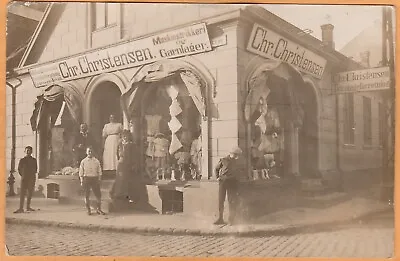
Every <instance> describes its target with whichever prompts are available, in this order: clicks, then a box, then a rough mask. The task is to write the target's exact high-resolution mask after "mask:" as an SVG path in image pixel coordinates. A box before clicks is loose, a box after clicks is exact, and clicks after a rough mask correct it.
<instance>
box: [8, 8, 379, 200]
mask: <svg viewBox="0 0 400 261" xmlns="http://www.w3.org/2000/svg"><path fill="white" fill-rule="evenodd" d="M106 14H107V15H106ZM332 30H333V28H332V26H329V25H328V26H324V27H323V38H324V39H323V41H322V42H321V41H319V40H317V39H315V38H313V37H311V36H309V35H306V34H304V32H302V30H300V29H298V28H296V27H295V26H293V25H291V24H289V23H287V22H286V21H284V20H282V19H280V18H279V17H277V16H275V15H273V14H271V13H269V12H268V11H266V10H264V9H262V8H261V7H255V6H250V7H245V8H243V7H237V6H230V5H226V6H215V5H175V4H170V5H156V4H154V5H150V4H124V3H121V4H119V3H118V4H97V3H93V4H92V3H62V4H53V5H51V7H50V8H49V9H48V10H47V12H46V14H45V16H44V19H43V21H42V22H41V23H40V26H39V30H38V31H37V33H36V34H35V36H34V38H33V41H32V42H31V44H30V46H29V48H28V50H27V52H26V53H25V55H24V57H23V60H22V62H21V64H20V65H21V66H20V68H17V69H16V71H17V73H18V74H19V77H20V78H21V79H22V81H23V85H22V86H21V87H20V88H18V90H17V109H16V110H17V160H18V159H19V158H20V157H22V156H23V147H24V146H26V145H33V147H34V154H35V155H36V157H37V158H38V161H39V177H45V176H47V175H49V174H50V173H52V172H54V171H58V170H59V169H61V168H63V167H65V166H69V165H71V160H72V155H71V150H72V147H71V146H72V144H73V136H74V133H75V132H76V131H77V130H78V128H79V124H80V123H82V122H86V123H88V125H89V129H90V132H91V133H92V135H93V136H94V138H95V139H96V140H97V141H98V143H99V144H100V143H101V131H102V128H103V126H104V124H105V123H107V122H108V116H109V115H110V114H111V113H112V114H116V116H117V119H118V121H119V122H121V123H123V125H124V127H125V128H128V127H129V121H132V122H133V125H134V126H135V132H136V133H137V139H138V140H139V141H147V138H148V134H149V132H148V129H146V128H145V127H144V126H147V125H148V122H146V116H149V115H151V116H158V118H160V119H161V120H160V125H159V130H160V131H161V132H164V133H166V134H167V135H168V136H169V140H170V141H171V144H172V140H174V139H175V141H177V140H178V142H179V143H177V144H178V145H177V147H174V148H172V149H171V147H172V146H170V147H169V149H170V150H169V152H181V151H184V152H187V151H188V150H190V145H191V144H192V143H193V141H194V140H195V139H196V138H197V137H198V136H201V146H200V147H201V150H202V157H201V165H202V168H201V169H202V178H201V180H200V181H193V182H192V183H193V184H192V188H185V189H184V193H186V194H187V195H190V196H188V197H187V198H190V197H198V195H202V197H206V198H207V197H212V198H214V196H213V195H209V194H210V193H208V191H211V190H212V191H215V190H214V189H216V187H215V182H214V178H211V180H208V179H207V177H208V175H209V173H212V172H213V167H214V166H215V165H216V163H217V161H218V160H219V158H220V157H222V156H225V155H226V154H227V153H228V151H229V150H230V149H231V148H232V147H233V146H235V145H238V146H240V147H241V148H242V150H243V151H244V159H243V161H242V164H241V166H242V168H241V169H240V170H238V172H240V173H241V177H242V180H243V182H244V183H243V184H255V183H257V184H260V183H262V184H263V185H262V186H264V185H265V186H266V187H265V188H264V189H265V190H268V188H269V187H270V186H274V184H276V182H271V181H270V180H256V181H255V180H249V178H248V177H249V176H251V173H252V169H253V168H255V163H254V161H253V160H252V159H253V158H254V157H253V156H252V155H254V154H253V151H254V148H256V150H257V149H258V150H260V148H261V147H260V145H261V144H266V145H265V146H262V147H263V149H264V153H265V152H266V153H267V154H272V155H273V157H274V158H275V159H276V161H277V162H280V163H281V165H282V170H281V172H282V176H283V177H287V178H288V179H290V177H291V176H298V175H300V177H315V176H318V174H320V173H332V174H330V175H333V176H334V177H333V178H332V179H335V178H337V177H335V175H339V174H337V173H338V172H337V171H336V170H337V169H338V168H339V167H340V169H345V170H352V169H359V168H374V167H378V166H379V164H380V160H379V158H380V154H381V150H380V148H379V146H378V145H377V140H378V133H377V132H375V131H374V133H373V135H372V136H373V138H372V145H373V146H371V147H370V148H369V149H368V150H365V148H363V146H359V145H358V144H355V146H347V145H348V144H345V142H344V129H343V128H344V127H343V126H344V121H345V120H344V116H343V114H342V113H341V111H343V110H344V104H345V102H344V97H336V95H334V93H333V92H332V75H333V74H334V73H336V72H340V71H349V70H354V69H357V68H360V66H359V65H358V64H356V63H355V62H353V61H351V60H350V59H348V58H346V57H344V56H343V55H341V54H340V53H338V52H336V51H335V50H334V49H333V39H332V34H333V33H332ZM170 86H175V89H177V90H178V96H179V105H180V110H182V112H181V114H180V115H179V117H177V119H178V120H179V123H178V125H181V126H176V125H173V124H172V123H171V122H172V118H173V117H172V115H171V113H170V111H169V106H170V105H171V100H172V98H171V95H170V94H169V93H168V92H166V89H168V88H169V87H170ZM368 95H369V94H367V96H368ZM37 96H39V100H38V99H37ZM369 96H371V97H370V98H371V100H372V101H373V102H372V104H373V108H374V110H373V115H374V116H373V117H372V120H373V123H372V125H373V126H376V125H378V123H377V122H378V117H377V113H375V111H377V110H375V108H376V107H377V104H378V103H379V102H381V101H380V97H379V96H377V95H369ZM7 97H8V98H10V96H9V95H8V96H7ZM121 97H122V98H121ZM267 97H269V98H267ZM260 98H265V99H266V100H265V101H266V103H267V104H268V108H269V109H270V111H275V112H276V113H275V114H274V115H275V116H274V117H275V118H274V119H275V122H276V121H278V122H279V123H278V124H276V126H275V128H276V130H277V133H278V139H277V140H279V142H276V144H271V143H268V140H269V139H270V137H268V135H271V134H270V133H268V134H267V135H264V136H263V134H260V132H259V131H258V129H259V125H257V124H258V123H257V120H258V119H259V116H260V115H259V114H258V111H259V106H260V105H259V101H260ZM357 99H358V98H356V100H355V106H358V105H357ZM7 100H8V101H10V100H11V99H7ZM35 104H36V112H34V115H32V110H33V109H34V108H35ZM44 104H45V106H43V105H44ZM41 105H42V106H43V107H40V106H41ZM7 106H8V107H7V113H8V114H7V115H8V117H9V115H10V113H11V109H10V108H11V107H10V106H11V105H10V103H8V104H7ZM39 108H42V109H41V110H39ZM60 112H62V113H61V114H60ZM355 116H357V115H356V114H355ZM276 119H277V120H276ZM146 123H147V124H146ZM256 123H257V124H256ZM171 126H172V127H171ZM10 127H11V126H10V125H9V126H8V129H9V128H10ZM176 128H179V130H178V131H175V132H174V130H176ZM32 129H33V130H34V131H32ZM373 130H375V128H373ZM356 131H361V132H362V128H360V129H356ZM8 133H11V132H10V131H8ZM174 135H175V137H173V136H174ZM356 135H357V134H356ZM8 136H9V135H8ZM265 140H266V141H267V142H266V143H263V141H265ZM338 140H339V141H338ZM8 141H9V143H8V147H10V145H11V142H10V137H9V138H8ZM141 144H142V143H141ZM255 144H256V145H255ZM350 145H352V144H350ZM271 147H273V148H271ZM145 151H146V142H143V146H142V147H141V155H142V161H141V162H142V167H143V171H145V167H146V164H147V163H146V158H147V156H146V152H145ZM170 154H172V153H170ZM169 156H172V155H169ZM357 159H359V160H361V159H362V163H359V161H357ZM361 164H362V165H361ZM368 164H369V165H368ZM338 165H340V166H338ZM285 180H287V179H285ZM278 183H279V182H278ZM192 194H193V195H192ZM194 194H196V195H197V196H195V195H194ZM184 195H185V194H184ZM208 195H209V196H208ZM215 195H216V194H215ZM190 201H191V200H190ZM192 202H193V201H192ZM184 206H185V203H184Z"/></svg>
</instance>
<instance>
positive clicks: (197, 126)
mask: <svg viewBox="0 0 400 261" xmlns="http://www.w3.org/2000/svg"><path fill="white" fill-rule="evenodd" d="M142 90H143V92H142V91H140V92H142V94H141V95H142V96H141V99H140V100H141V105H140V107H141V108H140V109H139V108H138V109H137V110H135V113H136V115H133V118H135V119H134V120H132V121H133V122H136V124H135V123H133V125H134V126H136V128H137V129H136V130H135V133H137V134H138V135H139V138H138V140H144V141H146V142H145V143H144V147H142V148H141V156H140V157H142V158H141V164H142V165H143V169H144V172H145V173H146V177H147V178H148V179H149V181H151V182H154V181H157V180H181V181H186V180H199V179H201V159H202V156H201V155H202V154H201V144H202V143H201V116H200V113H199V111H198V109H197V108H196V106H195V104H194V102H193V100H192V98H191V96H190V95H189V91H188V88H187V86H186V85H185V83H184V82H183V81H182V79H181V78H180V77H179V76H173V77H172V78H170V79H163V80H160V81H159V82H156V83H150V84H148V86H146V88H143V89H142Z"/></svg>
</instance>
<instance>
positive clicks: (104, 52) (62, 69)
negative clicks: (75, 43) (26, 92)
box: [29, 23, 212, 87]
mask: <svg viewBox="0 0 400 261" xmlns="http://www.w3.org/2000/svg"><path fill="white" fill-rule="evenodd" d="M211 50H212V47H211V43H210V39H209V36H208V32H207V27H206V24H205V23H200V24H195V25H191V26H188V27H185V28H181V29H177V30H173V31H169V32H165V33H161V34H158V35H154V36H149V37H145V38H142V39H138V40H133V41H129V42H125V43H122V44H119V45H115V46H112V47H109V48H103V49H99V50H94V51H90V52H88V53H85V54H81V55H78V56H75V57H72V58H69V59H64V60H59V61H57V62H52V63H51V64H46V65H42V66H39V67H37V68H34V69H31V70H29V73H30V75H31V77H32V80H33V83H34V84H35V86H36V87H41V86H45V85H48V84H51V83H53V82H59V81H69V80H73V79H78V78H82V77H87V76H92V75H96V74H100V73H104V72H111V71H116V70H121V69H125V68H130V67H136V66H140V65H144V64H148V63H152V62H155V61H158V60H161V59H167V58H177V57H182V56H186V55H193V54H198V53H203V52H207V51H211Z"/></svg>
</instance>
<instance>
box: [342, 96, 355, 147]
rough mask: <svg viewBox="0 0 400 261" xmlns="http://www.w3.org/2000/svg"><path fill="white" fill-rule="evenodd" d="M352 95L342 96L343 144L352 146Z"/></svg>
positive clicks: (353, 127)
mask: <svg viewBox="0 0 400 261" xmlns="http://www.w3.org/2000/svg"><path fill="white" fill-rule="evenodd" d="M354 131H355V122H354V95H353V94H352V93H347V94H345V96H344V143H345V144H354Z"/></svg>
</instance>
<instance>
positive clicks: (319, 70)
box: [247, 24, 326, 79]
mask: <svg viewBox="0 0 400 261" xmlns="http://www.w3.org/2000/svg"><path fill="white" fill-rule="evenodd" d="M247 50H248V51H250V52H252V53H255V54H258V55H260V56H262V57H265V58H270V59H274V60H279V61H283V62H286V63H288V64H291V65H293V66H294V67H295V68H297V69H298V70H299V71H301V72H304V73H307V74H310V75H312V76H314V77H316V78H318V79H321V78H322V75H323V73H324V70H325V66H326V60H325V59H324V58H323V57H321V56H319V55H317V54H315V53H313V52H311V51H309V50H307V49H305V48H303V47H302V46H300V45H298V44H296V43H294V42H291V41H289V40H287V39H286V38H284V37H282V36H280V35H279V34H277V33H275V32H273V31H271V30H269V29H266V28H264V27H262V26H260V25H258V24H255V25H254V27H253V30H252V32H251V35H250V39H249V42H248V44H247Z"/></svg>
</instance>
